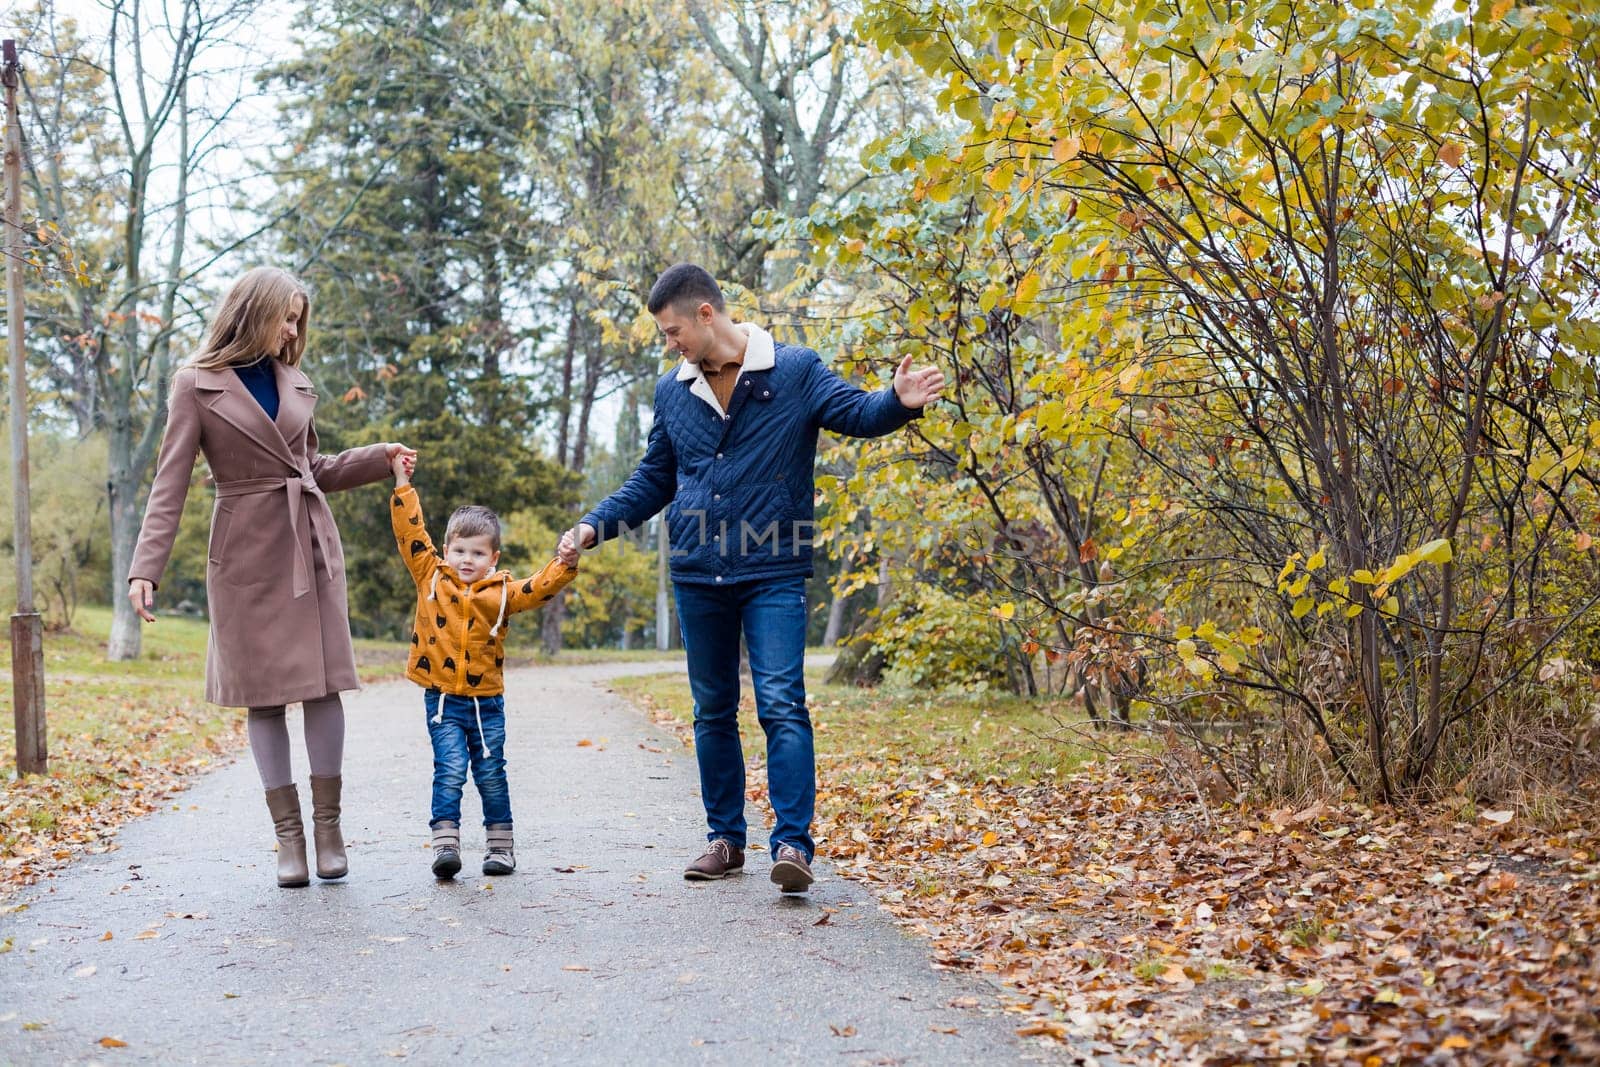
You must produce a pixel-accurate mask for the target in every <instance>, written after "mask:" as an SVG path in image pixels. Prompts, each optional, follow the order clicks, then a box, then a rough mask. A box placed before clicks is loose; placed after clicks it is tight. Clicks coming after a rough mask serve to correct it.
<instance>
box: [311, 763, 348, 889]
mask: <svg viewBox="0 0 1600 1067" xmlns="http://www.w3.org/2000/svg"><path fill="white" fill-rule="evenodd" d="M343 784H344V779H343V778H342V777H341V776H339V775H337V774H335V775H332V776H330V777H327V778H323V777H319V776H318V775H315V774H313V775H312V776H311V836H312V838H313V839H314V840H315V841H316V843H317V877H318V878H330V879H331V878H343V877H344V876H345V875H347V874H349V873H350V860H349V858H348V857H347V856H346V855H345V854H344V835H343V834H341V833H340V832H339V793H340V791H341V788H342V786H343Z"/></svg>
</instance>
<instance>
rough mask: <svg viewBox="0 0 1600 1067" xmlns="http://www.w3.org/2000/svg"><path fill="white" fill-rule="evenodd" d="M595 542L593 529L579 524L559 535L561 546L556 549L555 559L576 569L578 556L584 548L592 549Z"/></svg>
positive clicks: (586, 524)
mask: <svg viewBox="0 0 1600 1067" xmlns="http://www.w3.org/2000/svg"><path fill="white" fill-rule="evenodd" d="M596 540H597V537H596V534H595V529H594V527H593V526H590V525H589V524H588V523H586V522H580V523H578V525H576V526H574V527H573V528H572V529H570V530H568V531H567V532H566V533H564V534H562V535H561V544H560V546H559V547H557V548H556V558H558V559H560V560H561V562H562V563H565V564H566V565H567V566H569V567H576V566H577V565H578V556H579V554H580V553H582V552H583V550H584V549H586V548H593V547H594V545H595V541H596Z"/></svg>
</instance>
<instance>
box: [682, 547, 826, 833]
mask: <svg viewBox="0 0 1600 1067" xmlns="http://www.w3.org/2000/svg"><path fill="white" fill-rule="evenodd" d="M673 592H674V595H675V596H676V599H677V602H678V624H679V626H681V627H682V630H683V647H684V651H685V653H686V654H687V658H688V661H689V688H690V690H691V691H692V692H693V694H694V749H695V758H696V759H697V760H698V761H699V764H700V797H701V799H702V800H703V801H704V802H705V806H706V823H707V825H708V826H709V830H708V832H707V834H706V838H707V840H715V839H716V838H719V837H723V838H727V839H728V840H729V841H731V842H733V844H735V845H737V846H738V847H740V848H743V847H744V845H745V819H744V749H743V748H742V747H741V746H740V744H739V718H738V716H739V634H740V632H741V631H742V632H743V633H744V640H745V645H746V646H747V647H748V648H749V650H750V675H751V678H752V680H753V681H754V683H755V691H756V719H757V720H758V721H759V722H760V723H761V728H762V730H764V731H765V732H766V735H767V793H768V795H769V796H770V797H771V799H772V811H773V814H774V816H776V819H777V823H776V825H775V826H773V828H772V846H771V847H772V851H773V853H774V854H776V853H777V851H778V846H779V845H793V846H794V847H796V848H798V849H799V850H800V851H801V852H803V853H804V854H805V857H806V859H807V861H809V860H810V859H811V856H812V853H813V852H814V851H815V848H816V845H815V843H814V842H813V841H812V839H811V819H812V814H813V809H814V808H815V807H816V799H817V768H816V755H815V751H814V749H813V745H812V738H811V716H810V714H809V713H808V712H807V710H806V679H805V655H806V583H805V579H804V578H801V577H798V576H796V577H792V578H781V579H776V580H767V581H759V582H740V583H735V584H732V585H726V586H715V585H691V584H688V583H682V582H680V583H674V585H673Z"/></svg>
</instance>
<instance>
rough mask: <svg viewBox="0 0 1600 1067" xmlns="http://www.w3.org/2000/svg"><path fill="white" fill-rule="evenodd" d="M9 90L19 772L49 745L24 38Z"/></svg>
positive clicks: (13, 54)
mask: <svg viewBox="0 0 1600 1067" xmlns="http://www.w3.org/2000/svg"><path fill="white" fill-rule="evenodd" d="M3 77H4V82H5V88H6V154H5V182H6V217H5V231H6V241H5V255H6V318H7V319H8V320H9V322H8V325H9V326H10V334H11V346H10V347H11V362H10V369H11V390H10V392H11V487H12V496H13V498H14V500H15V505H16V508H15V520H16V523H15V526H14V527H13V534H12V538H11V540H12V543H13V544H14V545H15V546H16V550H17V611H16V614H15V615H12V616H11V690H12V710H13V712H14V714H15V717H16V723H17V773H18V774H44V773H45V772H46V770H47V769H48V764H49V751H48V749H47V747H46V745H45V731H44V628H43V626H42V625H41V620H40V618H39V613H38V612H36V611H34V610H33V524H32V520H31V519H30V517H29V508H28V504H29V500H28V495H29V492H30V490H29V487H28V397H27V393H28V377H27V375H28V369H27V363H26V361H25V359H24V358H23V355H24V354H23V347H22V335H23V314H22V311H23V307H22V256H23V248H22V126H21V124H20V123H19V122H18V120H17V87H18V84H19V83H20V81H21V67H20V65H19V64H18V63H17V42H16V41H12V40H7V41H6V42H5V70H4V76H3Z"/></svg>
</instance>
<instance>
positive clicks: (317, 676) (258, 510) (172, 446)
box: [128, 267, 416, 886]
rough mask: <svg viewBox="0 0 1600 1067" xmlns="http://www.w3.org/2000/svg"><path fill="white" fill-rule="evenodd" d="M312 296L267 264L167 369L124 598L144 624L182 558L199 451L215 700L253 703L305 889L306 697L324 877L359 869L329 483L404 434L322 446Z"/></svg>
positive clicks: (283, 842) (383, 462)
mask: <svg viewBox="0 0 1600 1067" xmlns="http://www.w3.org/2000/svg"><path fill="white" fill-rule="evenodd" d="M310 310H311V308H310V300H309V299H308V297H307V295H306V290H305V287H304V286H302V285H301V284H300V282H299V281H298V280H297V279H296V278H295V277H294V276H293V275H292V274H290V273H288V272H287V271H283V270H278V269H277V268H274V267H258V268H256V269H255V270H252V271H250V272H249V273H248V274H246V275H245V276H244V277H242V278H240V279H239V280H238V281H237V282H235V283H234V285H233V288H231V289H229V290H228V294H227V295H226V296H224V297H223V298H222V303H221V304H220V305H219V306H218V308H217V312H216V317H215V319H214V320H213V321H212V323H211V328H210V330H208V331H207V333H206V336H205V340H204V341H203V342H202V343H201V345H200V350H199V352H197V353H196V354H195V356H194V358H193V359H192V360H190V361H189V363H188V365H186V366H185V367H183V368H182V369H181V370H179V371H178V373H177V374H175V375H174V376H173V379H172V400H171V408H170V411H169V413H168V415H167V431H166V437H165V438H164V439H163V440H162V442H161V458H160V459H159V460H158V461H157V465H156V477H155V484H154V485H153V486H152V487H151V489H150V500H149V503H148V504H147V505H146V506H145V515H144V526H143V528H142V529H141V530H140V531H139V543H138V545H137V546H136V547H135V549H134V553H133V563H132V565H131V566H130V567H129V568H128V598H129V600H131V601H132V602H133V606H134V610H135V611H137V612H138V613H139V616H140V618H142V619H144V620H145V621H146V622H154V621H155V616H154V615H152V614H151V613H150V608H151V606H152V604H153V602H154V601H153V597H152V594H153V592H154V590H155V589H156V587H157V586H158V585H159V584H160V581H161V572H162V570H163V569H165V567H166V564H167V558H168V557H169V556H170V555H171V554H172V543H173V538H174V536H175V535H176V533H177V530H178V519H179V516H180V515H182V513H183V501H184V497H185V496H186V495H187V493H188V489H189V476H190V474H191V472H192V471H193V469H194V459H195V453H196V452H202V453H204V454H205V457H206V463H207V464H208V465H209V466H210V468H211V475H212V477H213V479H214V480H215V482H216V490H217V501H216V508H215V510H214V511H213V512H212V515H211V541H210V549H209V551H208V552H207V563H206V602H207V605H208V607H209V614H210V616H211V641H210V644H209V646H208V648H207V650H206V699H207V700H209V701H211V702H212V703H214V704H223V705H226V706H229V707H247V708H249V709H250V711H249V735H250V751H251V753H252V754H253V755H254V756H255V761H256V769H257V770H258V771H260V772H261V784H262V787H263V788H264V789H265V790H266V795H267V810H268V811H269V812H270V813H271V815H272V824H273V828H274V830H275V831H276V833H277V837H278V884H279V885H280V886H303V885H306V884H308V883H309V882H310V880H311V876H310V873H309V872H308V871H307V869H306V840H305V829H304V825H303V823H302V822H301V819H300V796H299V794H298V792H296V790H295V786H294V780H293V777H292V775H291V772H290V769H289V730H288V726H287V724H286V723H285V721H284V705H286V704H291V703H297V702H298V703H303V704H304V707H305V737H306V754H307V757H308V762H309V763H310V765H311V803H312V821H313V825H314V828H315V833H314V837H315V839H316V847H317V877H319V878H341V877H343V876H344V875H345V873H346V872H347V871H348V869H349V863H348V861H347V859H346V856H345V851H344V839H343V837H342V836H341V835H340V832H339V793H340V785H341V764H342V763H343V760H344V706H343V705H342V704H341V703H340V701H339V691H340V690H342V689H355V688H357V687H358V682H357V680H356V664H355V653H354V650H353V649H352V648H351V644H350V623H349V618H348V611H347V608H346V604H345V582H344V550H343V549H342V548H341V547H340V544H339V531H338V529H337V528H336V527H335V526H334V522H333V513H332V512H330V511H329V510H328V503H327V500H326V499H325V498H324V497H323V494H324V493H327V492H333V491H334V490H338V489H351V488H354V487H355V486H358V485H366V484H367V483H368V482H376V481H382V480H384V479H386V478H387V477H388V476H389V473H390V471H389V465H390V462H391V460H392V459H393V458H394V457H396V456H401V457H405V458H406V459H408V460H409V459H414V458H415V456H416V453H415V452H413V451H412V450H411V449H409V448H406V447H405V446H404V445H399V444H378V445H367V446H365V447H363V448H352V449H349V450H347V451H345V452H341V453H339V454H338V455H337V456H322V455H318V454H317V432H316V430H315V428H314V427H313V426H312V421H311V414H312V411H313V409H314V408H315V407H316V404H317V394H316V392H315V391H314V390H313V389H312V387H311V382H310V380H309V379H307V378H306V376H305V374H304V373H302V372H301V370H300V357H301V355H302V354H303V353H304V351H305V346H306V342H305V336H306V320H307V318H308V317H309V316H310Z"/></svg>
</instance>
